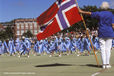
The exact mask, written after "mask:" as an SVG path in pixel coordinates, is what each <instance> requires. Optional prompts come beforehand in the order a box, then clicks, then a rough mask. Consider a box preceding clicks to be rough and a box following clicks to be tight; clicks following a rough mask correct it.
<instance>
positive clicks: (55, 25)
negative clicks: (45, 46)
mask: <svg viewBox="0 0 114 76" xmlns="http://www.w3.org/2000/svg"><path fill="white" fill-rule="evenodd" d="M81 20H82V19H81V16H80V14H79V12H78V7H77V6H76V3H75V0H57V1H56V2H55V3H54V4H53V5H52V6H51V7H50V8H49V9H48V10H47V11H45V12H44V13H43V14H41V15H40V16H39V17H38V18H37V21H38V24H39V25H43V26H41V28H42V30H43V32H41V33H38V34H37V39H38V40H42V39H45V38H47V37H49V36H51V35H53V34H55V33H57V32H59V31H61V30H64V29H66V28H68V27H70V26H72V25H73V24H75V23H77V22H79V21H81Z"/></svg>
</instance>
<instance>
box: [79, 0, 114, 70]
mask: <svg viewBox="0 0 114 76" xmlns="http://www.w3.org/2000/svg"><path fill="white" fill-rule="evenodd" d="M101 9H103V11H97V12H87V11H83V10H81V9H79V12H80V13H82V14H86V15H90V16H91V17H92V18H96V19H97V20H98V21H99V22H98V25H99V29H98V37H99V42H100V49H101V58H102V63H103V64H102V67H103V69H106V68H111V65H110V56H111V46H112V40H113V38H114V14H113V13H112V12H110V11H108V9H109V4H108V2H103V3H102V5H101Z"/></svg>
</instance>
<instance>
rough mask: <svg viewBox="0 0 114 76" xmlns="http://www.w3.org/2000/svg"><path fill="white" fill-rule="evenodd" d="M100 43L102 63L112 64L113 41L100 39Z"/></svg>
mask: <svg viewBox="0 0 114 76" xmlns="http://www.w3.org/2000/svg"><path fill="white" fill-rule="evenodd" d="M99 42H100V49H101V58H102V63H103V64H110V57H111V47H112V39H111V38H100V39H99Z"/></svg>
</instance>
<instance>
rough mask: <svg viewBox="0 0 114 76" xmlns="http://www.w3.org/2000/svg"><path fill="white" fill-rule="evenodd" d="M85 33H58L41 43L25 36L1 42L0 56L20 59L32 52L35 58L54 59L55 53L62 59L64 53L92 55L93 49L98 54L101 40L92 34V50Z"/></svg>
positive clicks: (95, 32)
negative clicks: (39, 56) (4, 55)
mask: <svg viewBox="0 0 114 76" xmlns="http://www.w3.org/2000/svg"><path fill="white" fill-rule="evenodd" d="M85 32H86V31H83V32H80V31H78V32H69V33H57V34H56V35H53V36H50V37H49V38H46V39H44V40H40V41H39V40H36V39H30V38H25V37H24V36H22V38H21V39H20V38H17V39H16V40H13V39H10V40H5V41H1V40H0V55H3V54H7V55H9V56H15V55H18V57H21V56H22V55H27V57H29V53H31V52H32V54H33V55H34V56H36V55H43V54H49V57H52V56H53V55H54V54H55V53H56V54H58V56H59V57H61V56H62V55H63V53H65V54H66V55H70V54H72V53H75V54H77V56H80V55H90V53H91V51H92V49H95V51H96V52H97V51H98V50H100V46H99V38H98V36H97V35H98V34H97V31H96V30H94V31H91V32H90V35H89V37H90V39H91V41H92V44H93V47H94V48H92V45H91V43H90V40H89V38H88V37H87V34H86V33H85ZM112 43H113V44H112V47H114V40H113V41H112Z"/></svg>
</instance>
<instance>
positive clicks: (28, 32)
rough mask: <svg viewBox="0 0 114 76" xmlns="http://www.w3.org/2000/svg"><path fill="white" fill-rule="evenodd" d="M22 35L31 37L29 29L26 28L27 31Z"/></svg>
mask: <svg viewBox="0 0 114 76" xmlns="http://www.w3.org/2000/svg"><path fill="white" fill-rule="evenodd" d="M23 36H25V37H27V38H30V37H33V34H32V32H31V31H30V30H28V31H27V32H25V33H23Z"/></svg>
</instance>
